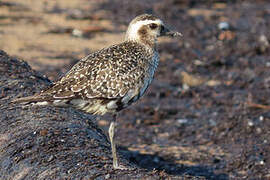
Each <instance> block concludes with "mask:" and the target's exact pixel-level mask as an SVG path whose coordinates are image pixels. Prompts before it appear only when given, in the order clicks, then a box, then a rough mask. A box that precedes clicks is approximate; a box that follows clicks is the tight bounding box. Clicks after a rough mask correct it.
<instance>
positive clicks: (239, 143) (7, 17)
mask: <svg viewBox="0 0 270 180" xmlns="http://www.w3.org/2000/svg"><path fill="white" fill-rule="evenodd" d="M142 13H152V14H155V15H156V16H158V17H160V18H162V19H163V20H164V22H165V23H167V24H168V25H169V26H170V27H171V29H174V30H177V31H179V32H181V33H182V34H183V37H182V38H181V39H169V38H162V39H160V40H159V42H160V44H159V52H160V57H161V59H160V66H159V69H158V71H157V73H156V76H155V80H154V82H153V84H152V86H151V87H150V88H149V90H148V92H147V94H146V95H145V96H144V98H142V99H141V100H140V101H139V102H138V103H137V104H135V105H134V106H132V107H130V108H128V109H126V110H124V111H123V112H122V113H121V115H120V116H119V128H118V132H117V133H118V135H117V142H119V146H120V148H121V150H122V152H123V153H125V154H126V155H127V156H128V157H129V159H130V161H133V162H134V163H137V164H138V165H140V166H141V167H144V168H147V169H149V170H152V169H154V168H155V169H157V170H160V171H162V172H165V173H168V174H172V175H175V176H176V177H177V176H178V175H179V176H180V175H182V174H187V175H194V176H198V177H202V178H206V179H229V178H232V179H234V178H248V179H249V178H250V179H254V178H255V179H260V178H265V179H267V178H270V170H269V169H270V162H269V161H270V148H269V147H270V98H269V95H270V49H269V41H270V31H269V29H270V2H269V1H268V0H246V1H245V0H239V1H237V0H231V1H229V0H227V1H226V0H223V1H214V0H209V1H197V0H166V1H162V0H137V1H130V0H99V1H94V0H55V1H48V0H39V1H36V0H24V1H21V0H4V1H0V49H2V50H4V51H6V52H7V53H8V54H9V55H11V56H14V57H17V58H19V59H23V60H25V61H27V62H28V63H29V64H30V65H31V66H32V68H34V69H35V70H37V71H40V72H41V73H43V74H44V75H46V76H48V77H49V78H50V79H51V80H56V79H58V78H59V77H60V76H62V75H63V74H64V73H65V72H66V71H67V70H68V69H69V68H70V67H72V66H73V65H74V64H75V63H76V62H77V61H78V60H79V59H81V58H83V57H84V56H86V55H87V54H89V53H91V52H94V51H96V50H98V49H100V48H103V47H107V46H109V45H112V44H115V43H119V42H121V41H122V40H123V39H124V33H125V30H126V29H127V26H128V23H129V22H130V20H131V19H132V18H134V17H135V16H137V15H139V14H142ZM97 123H98V124H99V125H100V126H101V127H103V128H104V129H106V128H108V125H109V122H108V121H106V120H105V118H101V119H100V120H99V121H98V122H97Z"/></svg>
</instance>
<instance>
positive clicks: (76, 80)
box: [13, 14, 181, 169]
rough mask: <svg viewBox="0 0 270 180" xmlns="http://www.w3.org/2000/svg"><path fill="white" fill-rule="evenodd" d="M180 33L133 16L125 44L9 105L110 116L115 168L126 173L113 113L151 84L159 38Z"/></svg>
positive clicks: (147, 17)
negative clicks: (119, 155) (120, 159)
mask: <svg viewBox="0 0 270 180" xmlns="http://www.w3.org/2000/svg"><path fill="white" fill-rule="evenodd" d="M180 35H181V34H180V33H178V32H173V31H170V30H169V29H168V28H167V27H166V26H165V25H164V23H163V22H162V21H161V20H160V19H159V18H157V17H155V16H153V15H150V14H143V15H140V16H137V17H136V18H135V19H133V20H132V21H131V22H130V24H129V26H128V29H127V32H126V37H125V41H124V42H122V43H120V44H116V45H112V46H110V47H108V48H104V49H101V50H99V51H97V52H94V53H92V54H90V55H88V56H86V57H85V58H83V59H81V60H80V61H79V62H78V63H77V64H76V65H74V66H73V67H72V68H71V70H70V71H69V72H67V74H66V75H65V76H64V77H62V78H61V79H60V80H59V81H57V82H55V83H54V84H53V85H52V86H51V87H49V88H48V89H46V90H43V91H41V92H40V93H38V94H36V95H34V96H30V97H25V98H19V99H16V100H14V101H13V102H16V103H21V102H31V103H35V104H37V105H53V106H61V107H73V108H75V109H79V110H82V111H84V112H87V113H92V114H97V115H104V114H105V113H111V114H112V115H113V120H112V122H111V124H110V128H109V138H110V142H111V149H112V156H113V167H114V168H115V169H125V167H123V166H121V165H119V164H118V160H117V155H116V148H115V143H114V129H115V126H116V114H117V112H119V111H120V110H122V109H124V108H126V107H127V106H129V105H130V104H132V103H133V102H135V101H137V100H138V99H139V98H140V97H141V96H142V95H143V94H144V92H145V90H146V89H147V87H148V86H149V85H150V83H151V81H152V79H153V76H154V72H155V70H156V68H157V66H158V62H159V55H158V52H157V38H158V37H160V36H172V37H176V36H180Z"/></svg>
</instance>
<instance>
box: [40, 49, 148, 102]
mask: <svg viewBox="0 0 270 180" xmlns="http://www.w3.org/2000/svg"><path fill="white" fill-rule="evenodd" d="M133 50H134V49H133ZM123 52H124V53H123ZM132 54H133V53H132ZM144 58H145V57H144V56H142V55H140V54H139V53H137V55H136V57H135V56H133V57H132V55H131V54H129V53H128V52H125V49H123V48H121V46H119V45H118V46H112V47H110V48H108V49H103V50H101V51H98V52H96V53H93V54H90V55H89V56H87V57H85V58H84V59H82V60H81V61H79V62H78V63H77V64H76V65H75V66H73V68H72V69H71V70H70V71H69V72H68V73H67V74H66V75H65V76H64V77H63V78H62V79H61V80H60V81H58V82H56V83H55V84H54V85H53V86H52V87H51V88H49V89H47V90H46V91H43V92H42V93H41V95H43V96H47V95H48V94H50V96H51V97H52V96H53V98H54V99H68V98H77V97H79V98H82V99H91V98H108V99H113V98H119V97H123V96H124V95H125V94H126V93H127V92H128V91H129V90H130V89H132V88H135V87H136V86H137V85H138V84H139V83H140V82H142V80H143V78H144V74H145V71H146V70H145V66H144V65H143V63H144V62H145V60H144ZM46 94H47V95H46Z"/></svg>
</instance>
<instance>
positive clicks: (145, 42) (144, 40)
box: [126, 36, 157, 50]
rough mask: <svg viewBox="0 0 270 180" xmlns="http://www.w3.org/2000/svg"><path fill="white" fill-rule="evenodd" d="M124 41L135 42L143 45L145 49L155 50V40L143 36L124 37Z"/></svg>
mask: <svg viewBox="0 0 270 180" xmlns="http://www.w3.org/2000/svg"><path fill="white" fill-rule="evenodd" d="M126 41H132V42H136V43H139V44H142V45H144V46H145V47H147V48H150V49H153V50H156V49H157V40H156V39H155V38H151V37H144V36H140V37H138V36H137V37H134V36H130V37H129V36H126Z"/></svg>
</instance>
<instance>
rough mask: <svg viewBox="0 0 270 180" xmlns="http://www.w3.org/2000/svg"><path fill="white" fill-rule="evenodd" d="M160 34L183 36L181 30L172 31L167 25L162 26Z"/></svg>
mask: <svg viewBox="0 0 270 180" xmlns="http://www.w3.org/2000/svg"><path fill="white" fill-rule="evenodd" d="M160 36H170V37H181V36H183V35H182V34H181V33H180V32H176V31H171V30H170V29H168V28H167V27H166V26H163V25H162V26H161V30H160Z"/></svg>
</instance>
